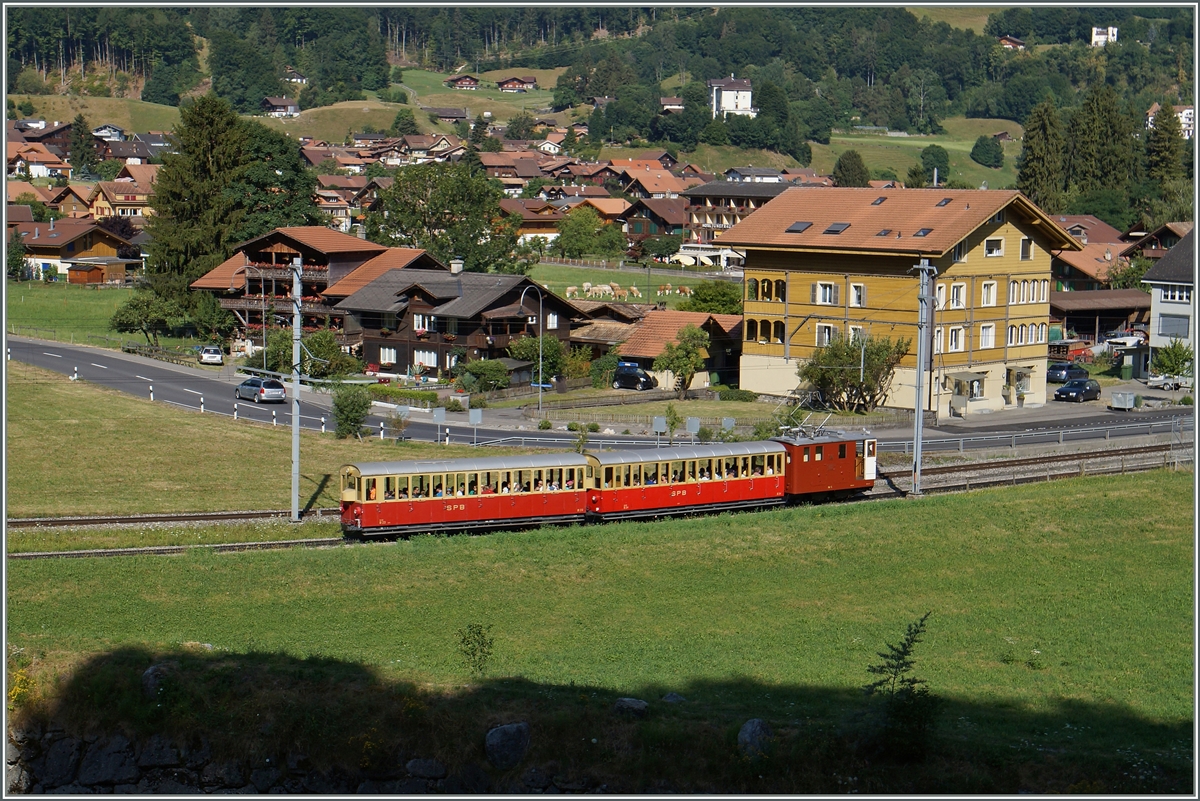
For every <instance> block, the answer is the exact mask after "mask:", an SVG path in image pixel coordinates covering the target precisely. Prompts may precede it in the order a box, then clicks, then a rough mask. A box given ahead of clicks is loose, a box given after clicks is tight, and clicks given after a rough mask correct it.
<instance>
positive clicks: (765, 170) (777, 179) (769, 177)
mask: <svg viewBox="0 0 1200 801" xmlns="http://www.w3.org/2000/svg"><path fill="white" fill-rule="evenodd" d="M725 180H727V181H734V182H737V183H751V184H781V183H783V181H784V178H783V173H782V172H781V171H779V170H774V169H771V168H770V167H730V168H729V169H728V170H726V171H725Z"/></svg>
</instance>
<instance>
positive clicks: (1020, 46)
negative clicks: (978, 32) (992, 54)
mask: <svg viewBox="0 0 1200 801" xmlns="http://www.w3.org/2000/svg"><path fill="white" fill-rule="evenodd" d="M996 41H998V42H999V43H1000V46H1001V47H1003V48H1004V49H1005V50H1024V49H1025V43H1024V42H1023V41H1021V40H1020V39H1018V38H1017V37H1015V36H1001V37H1000V38H999V39H997V40H996Z"/></svg>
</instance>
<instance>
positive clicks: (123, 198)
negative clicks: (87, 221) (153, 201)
mask: <svg viewBox="0 0 1200 801" xmlns="http://www.w3.org/2000/svg"><path fill="white" fill-rule="evenodd" d="M153 195H154V187H153V186H152V185H150V184H139V183H136V182H135V181H133V180H132V179H126V180H120V181H100V182H98V183H97V184H96V185H95V186H94V187H92V191H91V194H90V195H88V200H87V202H88V208H89V209H90V210H91V214H92V217H94V218H96V219H97V220H103V219H104V218H106V217H129V218H131V221H132V218H135V217H137V218H144V217H145V216H146V215H147V214H150V213H153V212H152V211H151V209H150V198H151V197H153Z"/></svg>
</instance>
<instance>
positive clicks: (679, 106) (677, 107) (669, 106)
mask: <svg viewBox="0 0 1200 801" xmlns="http://www.w3.org/2000/svg"><path fill="white" fill-rule="evenodd" d="M658 108H659V111H660V112H661V113H662V114H681V113H683V98H682V97H660V98H659V99H658Z"/></svg>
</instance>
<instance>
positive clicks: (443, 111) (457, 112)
mask: <svg viewBox="0 0 1200 801" xmlns="http://www.w3.org/2000/svg"><path fill="white" fill-rule="evenodd" d="M421 111H424V112H426V113H428V114H432V115H433V116H435V117H437V118H438V120H439V121H441V122H446V123H450V124H451V125H453V124H454V123H456V122H458V121H459V120H461V121H463V122H469V121H470V119H471V118H470V117H469V116H468V114H467V109H465V108H441V107H438V108H425V107H424V106H422V107H421Z"/></svg>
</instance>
